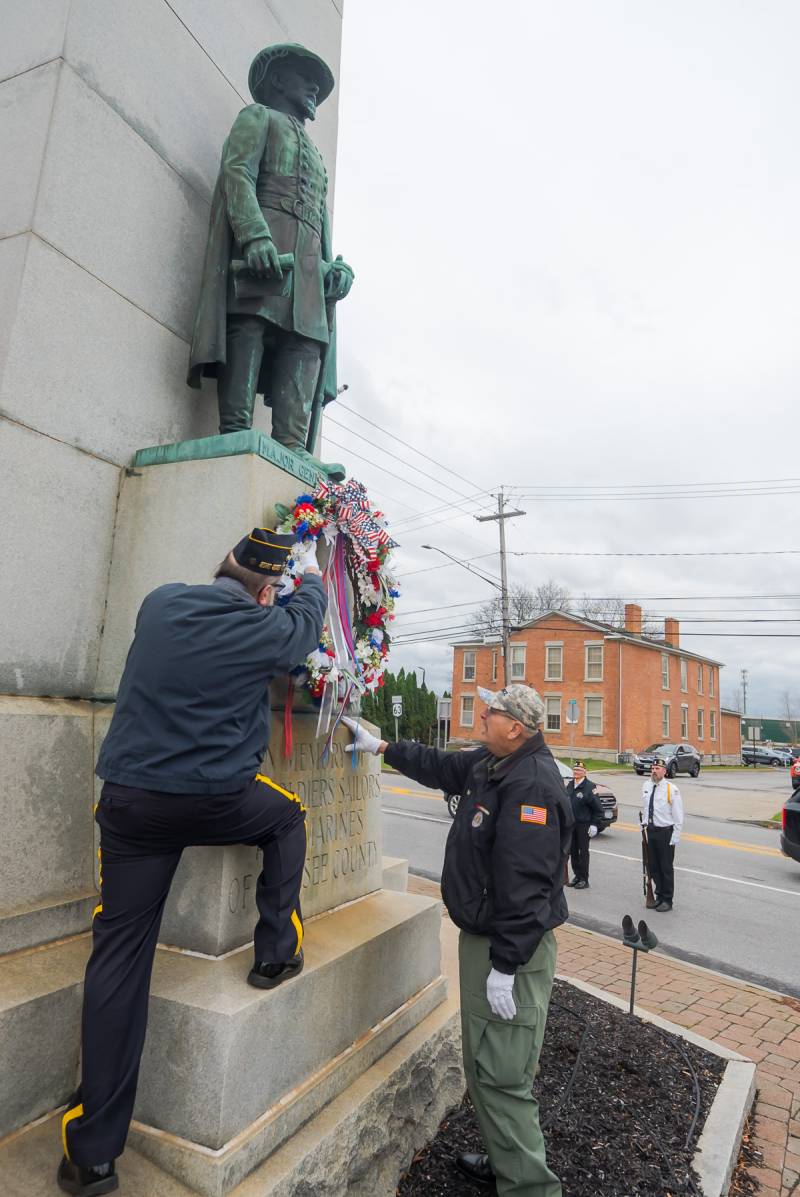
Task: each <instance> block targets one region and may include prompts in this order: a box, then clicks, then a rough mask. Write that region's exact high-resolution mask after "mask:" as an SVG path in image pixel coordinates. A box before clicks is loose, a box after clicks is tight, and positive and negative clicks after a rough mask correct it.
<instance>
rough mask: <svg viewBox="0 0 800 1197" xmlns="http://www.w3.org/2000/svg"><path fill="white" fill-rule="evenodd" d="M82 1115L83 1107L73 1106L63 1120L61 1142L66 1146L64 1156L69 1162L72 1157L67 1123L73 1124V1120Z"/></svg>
mask: <svg viewBox="0 0 800 1197" xmlns="http://www.w3.org/2000/svg"><path fill="white" fill-rule="evenodd" d="M82 1114H83V1106H82V1105H80V1106H73V1107H72V1109H71V1110H67V1112H66V1114H64V1116H63V1118H62V1119H61V1142H62V1144H63V1146H64V1155H65V1156H66V1157H67V1159H68V1160H69V1159H71V1158H72V1157H71V1156H70V1154H69V1148H68V1147H67V1123H69V1122H72V1119H73V1118H80V1117H81V1115H82Z"/></svg>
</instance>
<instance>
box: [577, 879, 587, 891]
mask: <svg viewBox="0 0 800 1197" xmlns="http://www.w3.org/2000/svg"><path fill="white" fill-rule="evenodd" d="M574 888H575V889H588V888H589V882H588V881H584V879H583V877H581V878H580V880H579V881H576V882H575V886H574Z"/></svg>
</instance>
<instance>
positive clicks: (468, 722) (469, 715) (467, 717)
mask: <svg viewBox="0 0 800 1197" xmlns="http://www.w3.org/2000/svg"><path fill="white" fill-rule="evenodd" d="M474 721H475V696H474V695H473V694H462V695H461V726H462V727H472V724H473V722H474Z"/></svg>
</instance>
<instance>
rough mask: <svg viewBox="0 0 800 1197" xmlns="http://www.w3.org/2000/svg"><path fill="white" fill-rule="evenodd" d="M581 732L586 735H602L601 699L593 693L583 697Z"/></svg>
mask: <svg viewBox="0 0 800 1197" xmlns="http://www.w3.org/2000/svg"><path fill="white" fill-rule="evenodd" d="M584 711H585V713H584V722H583V732H584V735H587V736H602V734H603V700H602V698H598V697H597V696H596V695H594V694H587V695H586V697H585V698H584Z"/></svg>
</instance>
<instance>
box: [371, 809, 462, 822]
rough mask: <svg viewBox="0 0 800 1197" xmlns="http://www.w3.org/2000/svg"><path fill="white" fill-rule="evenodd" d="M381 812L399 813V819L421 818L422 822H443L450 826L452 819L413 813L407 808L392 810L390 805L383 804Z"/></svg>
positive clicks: (386, 813) (388, 813)
mask: <svg viewBox="0 0 800 1197" xmlns="http://www.w3.org/2000/svg"><path fill="white" fill-rule="evenodd" d="M383 813H384V814H385V815H399V816H400V818H401V819H421V820H422V822H423V823H444V825H445V827H449V826H451V824H452V822H453V820H452V819H437V818H436V817H435V816H434V815H414V814H412V813H411V811H407V810H394V809H393V808H392V807H391V806H384V808H383Z"/></svg>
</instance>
